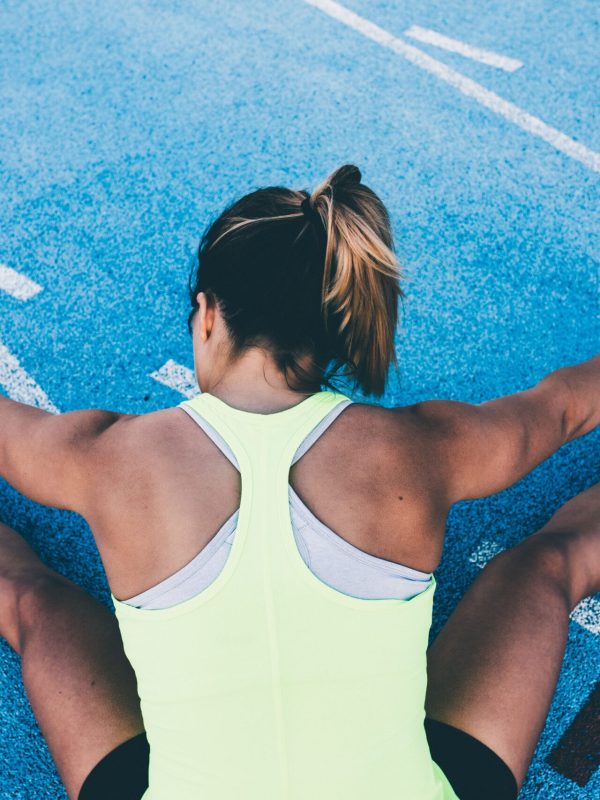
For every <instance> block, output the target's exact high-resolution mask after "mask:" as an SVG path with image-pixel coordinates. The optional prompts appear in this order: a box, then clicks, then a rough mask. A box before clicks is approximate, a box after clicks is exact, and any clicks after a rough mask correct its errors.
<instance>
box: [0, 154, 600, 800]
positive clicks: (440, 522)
mask: <svg viewBox="0 0 600 800" xmlns="http://www.w3.org/2000/svg"><path fill="white" fill-rule="evenodd" d="M197 267H198V268H197V271H196V274H195V276H193V280H192V283H191V285H190V292H191V300H192V312H191V314H190V320H189V323H190V326H191V333H192V337H193V344H194V360H195V370H196V375H197V378H198V383H199V386H200V388H201V390H202V391H201V393H200V394H199V395H197V396H196V397H195V398H192V399H191V400H187V401H184V402H182V403H181V404H180V405H179V406H176V407H173V408H167V409H163V410H160V411H155V412H152V413H149V414H144V415H139V416H138V415H131V414H117V413H113V412H107V411H100V410H87V411H74V412H69V413H66V414H63V415H60V416H54V415H51V414H48V413H46V412H43V411H41V410H39V409H35V408H31V407H29V406H24V405H21V404H19V403H16V402H13V401H11V400H8V399H6V398H0V400H1V402H0V421H1V422H2V425H1V426H0V431H1V432H0V473H1V474H2V475H3V476H4V477H5V478H6V479H7V480H8V481H9V482H10V483H11V484H12V485H13V486H14V487H15V488H16V489H17V490H19V491H20V492H22V493H23V494H25V495H27V496H29V497H30V498H32V499H33V500H35V501H37V502H39V503H44V504H46V505H52V506H56V507H59V508H67V509H71V510H74V511H76V512H78V513H80V514H81V515H83V516H84V517H85V519H86V520H87V521H88V523H89V525H90V527H91V530H92V531H93V534H94V537H95V540H96V542H97V545H98V549H99V552H100V555H101V558H102V561H103V563H104V566H105V568H106V573H107V577H108V581H109V584H110V588H111V592H112V597H113V600H114V604H115V609H116V618H115V616H114V615H113V614H112V613H111V612H110V611H109V610H108V609H107V608H106V607H105V606H103V605H102V604H100V603H98V602H96V601H95V600H94V599H93V598H91V597H90V596H89V595H88V594H87V593H85V592H84V591H83V590H82V589H81V588H79V587H78V586H76V585H75V584H73V583H72V582H70V581H69V580H67V579H66V578H64V577H63V576H61V575H59V574H57V573H56V572H54V571H53V570H51V569H49V568H48V567H47V566H46V565H44V564H43V563H41V562H40V560H39V559H38V558H37V556H36V555H35V553H33V552H32V550H31V549H30V548H29V546H28V545H27V544H26V542H25V541H24V540H23V539H22V538H21V537H20V536H18V535H17V534H16V533H15V532H14V531H13V530H11V529H9V528H7V527H6V526H2V527H0V633H1V634H2V635H3V636H4V637H5V638H6V639H7V641H8V642H9V643H10V645H11V646H12V647H13V648H14V649H15V650H16V651H17V652H19V653H20V654H21V657H22V669H23V680H24V685H25V687H26V691H27V695H28V697H29V699H30V701H31V705H32V707H33V710H34V712H35V715H36V717H37V719H38V721H39V725H40V728H41V730H42V733H43V734H44V736H45V738H46V741H47V742H48V746H49V749H50V752H51V754H52V756H53V758H54V761H55V763H56V766H57V769H58V772H59V774H60V776H61V778H62V781H63V782H64V785H65V787H66V791H67V794H68V796H69V798H72V799H73V800H75V798H79V800H92V799H93V798H95V799H97V800H99V798H123V799H126V800H134V798H135V799H136V800H137V799H138V798H140V797H141V796H142V795H143V797H144V800H148V798H150V797H151V798H152V800H171V798H174V799H175V800H191V798H194V800H195V799H196V798H205V799H206V800H208V798H210V800H218V799H219V798H223V800H229V798H236V799H237V798H239V797H244V798H252V799H253V798H261V800H267V799H268V800H282V798H290V800H291V798H297V799H298V800H300V799H301V800H308V798H311V799H312V798H315V799H316V800H320V799H321V798H323V799H325V798H327V800H332V798H342V797H343V798H344V800H359V798H360V799H361V800H362V799H363V798H375V800H387V799H388V798H398V800H455V799H456V798H460V800H471V798H478V800H480V798H482V797H485V798H487V799H488V800H491V799H493V798H497V799H498V800H513V799H514V798H515V797H516V796H517V793H518V790H519V789H520V787H521V785H522V784H523V781H524V778H525V775H526V772H527V768H528V765H529V763H530V760H531V757H532V754H533V752H534V749H535V747H536V743H537V740H538V737H539V734H540V731H541V730H542V728H543V726H544V721H545V718H546V714H547V711H548V707H549V705H550V702H551V699H552V696H553V692H554V689H555V685H556V680H557V677H558V674H559V670H560V667H561V662H562V658H563V654H564V648H565V643H566V637H567V627H568V620H569V613H570V611H571V610H572V609H573V608H574V606H575V605H576V604H577V603H578V602H579V601H580V600H581V599H582V598H584V597H586V596H588V595H590V594H593V593H595V592H597V591H599V590H600V554H599V550H600V548H599V547H598V536H599V535H600V532H599V530H598V508H599V506H600V484H596V485H595V486H594V487H592V488H591V489H589V490H588V491H586V492H583V493H582V494H581V495H579V496H577V497H576V498H574V499H573V500H571V501H570V502H568V503H567V504H566V505H565V506H563V507H562V508H561V509H560V510H559V511H558V512H557V513H556V514H555V515H554V516H553V517H552V518H551V519H550V520H549V522H548V523H547V524H546V525H544V527H543V528H542V529H541V530H539V531H538V532H537V533H535V534H534V535H532V536H529V537H527V538H526V539H525V540H524V541H523V542H521V543H519V544H518V545H517V546H515V547H512V548H510V549H508V550H506V551H504V552H502V553H501V554H499V555H497V556H496V557H495V558H493V559H492V560H491V561H490V562H489V563H488V564H487V566H486V567H485V568H484V569H483V570H481V572H480V573H479V575H478V576H477V578H476V580H475V581H474V582H473V584H472V586H471V587H470V588H469V590H468V591H467V593H466V594H465V596H464V597H463V598H462V600H461V601H460V603H459V604H458V606H457V607H456V609H455V610H454V613H453V614H452V616H451V617H450V619H449V620H448V621H447V623H446V625H445V626H444V628H443V630H442V631H441V633H440V634H439V635H438V637H437V638H436V640H435V642H434V643H433V644H432V646H431V647H430V648H429V650H427V639H428V632H429V627H430V623H431V610H432V602H433V594H434V590H435V585H436V584H435V577H434V576H433V571H434V570H435V569H436V568H437V566H438V564H439V562H440V558H441V553H442V548H443V542H444V530H445V523H446V517H447V514H448V511H449V509H450V507H451V506H452V504H453V503H455V502H457V501H459V500H465V499H469V498H478V497H485V496H487V495H490V494H494V493H496V492H500V491H502V490H503V489H505V488H507V487H508V486H510V485H511V484H513V483H515V482H516V481H517V480H519V479H520V478H521V477H522V476H524V475H525V474H527V473H528V472H530V471H531V470H532V469H534V468H535V467H536V466H537V465H538V464H540V463H541V462H542V461H543V460H544V459H546V458H548V457H549V456H550V455H551V453H553V452H554V451H555V450H557V449H558V448H559V447H561V445H563V444H565V443H566V442H568V441H570V440H572V439H574V438H575V437H578V436H582V435H584V434H585V433H587V432H588V431H590V430H592V429H593V428H594V427H595V426H596V425H597V424H598V422H599V421H600V407H599V406H598V403H597V397H598V391H599V389H600V358H599V357H596V358H594V359H591V360H589V361H587V362H584V363H582V364H579V365H576V366H569V367H563V368H562V369H559V370H557V371H555V372H552V373H551V374H549V375H548V376H546V377H545V378H544V379H543V380H541V381H540V382H539V383H538V384H537V385H535V386H534V387H532V388H530V389H527V390H526V391H522V392H519V393H517V394H514V395H510V396H508V397H503V398H498V399H495V400H491V401H489V402H486V403H483V404H481V405H477V406H475V405H470V404H467V403H460V402H455V401H444V400H432V401H427V402H421V403H417V404H416V405H412V406H405V407H399V408H392V409H389V408H384V407H380V406H377V405H369V404H364V403H353V402H351V400H350V398H349V397H347V396H346V395H344V394H343V393H341V392H338V391H337V390H336V389H335V386H334V384H333V383H332V381H333V379H334V377H335V373H336V372H339V370H340V369H342V368H346V370H347V372H346V375H347V376H350V377H353V378H354V379H355V380H356V382H357V384H358V385H359V386H360V387H361V388H362V389H363V390H365V391H366V392H367V393H374V394H376V395H379V396H380V395H381V394H382V393H383V389H384V385H385V379H386V375H387V371H388V368H389V365H390V363H392V362H394V363H395V361H394V359H395V354H394V333H395V329H396V322H397V305H398V303H397V301H398V299H399V297H400V296H401V290H400V288H399V284H398V279H399V270H398V264H397V261H396V258H395V256H394V253H393V242H392V234H391V231H390V223H389V219H388V215H387V213H386V210H385V208H384V206H383V204H382V203H381V201H380V200H379V198H378V197H377V196H376V195H375V194H374V193H373V192H372V191H371V190H370V189H369V188H368V187H367V186H365V185H364V184H363V183H361V175H360V172H359V170H358V169H357V168H356V167H354V166H351V165H346V166H343V167H341V168H340V169H337V170H335V171H334V172H333V173H332V174H331V175H330V176H329V177H328V178H327V179H326V180H325V181H323V183H321V185H320V186H318V187H317V189H315V191H314V192H313V193H312V194H310V195H309V194H308V193H306V192H301V191H295V190H291V189H285V188H281V187H270V188H266V189H261V190H259V191H256V192H253V193H251V194H249V195H247V196H245V197H243V198H242V199H240V200H238V201H237V202H236V203H234V204H233V205H232V206H231V207H230V208H228V209H226V210H225V211H224V212H223V213H222V214H221V216H220V217H219V218H218V219H217V220H216V221H215V222H214V223H213V224H212V225H211V226H210V227H209V229H208V230H207V232H206V233H205V235H204V237H203V239H202V242H201V245H200V249H199V254H198V265H197ZM330 363H333V370H332V371H331V372H329V373H328V372H327V366H328V365H329V364H330ZM322 386H324V387H326V388H325V389H323V390H322V389H321V387H322ZM215 532H216V533H215ZM132 667H133V668H132ZM134 670H135V672H134ZM138 693H139V694H138ZM140 703H141V705H140ZM425 717H426V718H425ZM149 754H150V757H149V761H148V756H149ZM148 773H149V775H148ZM148 779H149V787H150V788H149V789H147V788H146V787H147V786H148Z"/></svg>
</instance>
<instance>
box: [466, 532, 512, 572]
mask: <svg viewBox="0 0 600 800" xmlns="http://www.w3.org/2000/svg"><path fill="white" fill-rule="evenodd" d="M503 549H504V548H503V547H502V546H501V545H499V544H498V542H496V541H494V540H493V539H492V540H490V541H488V540H487V539H484V541H483V542H480V544H479V545H478V547H477V548H476V549H475V550H473V552H472V553H471V555H470V556H469V561H470V562H471V564H476V565H477V566H478V567H479V568H480V569H482V568H483V567H485V565H486V564H487V562H488V561H489V560H490V558H493V557H494V556H495V555H497V554H498V553H499V552H501V550H503Z"/></svg>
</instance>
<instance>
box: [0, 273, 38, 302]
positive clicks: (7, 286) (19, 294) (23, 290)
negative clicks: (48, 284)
mask: <svg viewBox="0 0 600 800" xmlns="http://www.w3.org/2000/svg"><path fill="white" fill-rule="evenodd" d="M0 290H2V291H3V292H7V293H8V294H10V295H12V296H13V297H16V298H17V300H29V299H30V298H31V297H33V296H34V295H36V294H37V293H38V292H41V291H42V287H41V286H40V285H39V284H37V283H35V281H32V280H30V279H29V278H26V277H25V275H21V273H20V272H17V271H16V270H14V269H12V267H7V266H6V264H0Z"/></svg>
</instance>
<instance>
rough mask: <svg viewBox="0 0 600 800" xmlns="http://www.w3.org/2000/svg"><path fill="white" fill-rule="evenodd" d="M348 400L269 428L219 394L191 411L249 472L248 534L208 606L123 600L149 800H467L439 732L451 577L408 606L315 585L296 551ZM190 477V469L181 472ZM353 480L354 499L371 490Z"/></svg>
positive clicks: (266, 419)
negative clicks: (441, 762)
mask: <svg viewBox="0 0 600 800" xmlns="http://www.w3.org/2000/svg"><path fill="white" fill-rule="evenodd" d="M344 402H347V399H346V397H345V396H344V395H343V394H339V393H334V392H330V391H323V392H318V393H315V394H313V395H311V396H309V397H308V398H306V399H305V400H304V401H302V402H301V403H299V404H297V405H295V406H293V407H291V408H287V409H285V410H284V411H282V412H279V413H275V414H265V415H261V414H254V413H249V412H247V411H242V410H239V409H235V408H232V407H231V406H229V405H227V404H225V403H224V402H223V401H221V400H219V399H218V398H217V397H215V396H214V395H211V394H208V393H205V394H202V395H199V396H197V397H196V398H194V400H193V401H189V405H192V404H193V407H194V408H195V409H196V410H197V411H198V412H199V413H200V414H201V415H202V416H203V417H204V418H205V419H207V420H208V422H209V423H210V424H211V425H212V426H213V427H214V428H215V429H216V430H217V431H218V432H219V434H220V435H221V436H222V437H223V438H224V439H225V441H226V442H227V444H228V445H229V447H230V448H231V450H232V451H233V454H234V455H235V457H236V459H237V462H238V463H239V465H240V472H241V484H242V491H241V500H240V516H239V530H238V532H237V536H236V539H235V543H234V546H233V549H232V552H231V554H230V556H229V559H228V562H227V564H226V566H225V568H224V569H223V571H222V572H221V573H220V575H219V576H218V577H217V579H216V580H215V581H213V583H211V585H210V586H209V587H207V588H206V589H205V590H204V591H202V592H201V593H199V594H197V595H196V596H194V597H192V598H190V599H188V600H186V601H184V602H182V603H179V604H177V605H175V606H171V607H169V608H164V609H143V608H142V609H138V608H134V607H133V606H131V605H127V604H125V603H123V602H121V601H120V600H118V599H117V598H116V597H115V596H114V594H113V600H114V602H115V610H116V614H117V618H118V620H119V626H120V629H121V635H122V638H123V645H124V648H125V652H126V654H127V656H128V658H129V660H130V662H131V664H132V665H133V667H134V669H135V672H136V677H137V682H138V691H139V696H140V701H141V708H142V714H143V717H144V722H145V726H146V733H147V737H148V741H149V744H150V767H149V781H150V787H149V791H148V793H147V795H145V796H144V798H145V800H149V798H150V797H157V798H158V797H166V796H176V797H178V798H180V800H187V799H188V798H190V800H191V798H193V797H197V796H198V795H199V794H205V795H206V796H210V797H213V798H215V800H216V798H218V797H222V798H230V797H234V796H239V794H240V793H244V796H246V797H249V798H250V797H252V798H254V797H256V798H257V800H258V798H259V797H260V798H264V797H272V798H283V797H286V798H305V797H319V796H322V797H340V798H341V797H344V798H348V800H354V799H356V800H359V798H364V797H365V796H367V795H368V794H369V793H371V792H372V793H373V794H374V796H376V797H378V798H382V800H383V798H392V797H395V796H396V795H397V792H398V791H399V789H400V787H401V788H402V789H403V790H404V792H405V796H407V797H418V798H420V800H454V798H455V797H456V796H455V794H454V793H453V791H452V789H451V788H450V785H449V784H448V782H447V779H446V778H445V776H444V775H443V773H442V772H441V770H440V769H439V767H438V766H437V764H435V763H434V762H433V761H432V759H431V755H430V752H429V748H428V744H427V739H426V735H425V729H424V726H423V722H424V717H425V709H424V705H425V690H426V683H427V681H426V671H425V669H424V665H425V652H426V648H427V641H428V632H429V627H430V625H431V612H432V602H433V594H434V590H435V585H436V584H435V578H433V577H432V578H431V580H430V582H429V584H428V586H427V588H426V589H425V590H424V591H422V592H420V593H418V594H417V595H415V596H414V597H412V598H410V599H407V600H400V599H376V600H367V599H361V598H357V597H351V596H348V595H346V594H344V593H341V592H338V591H337V590H335V589H333V588H331V587H329V586H327V585H326V584H325V583H323V582H321V581H320V580H318V579H317V578H316V577H315V576H314V575H311V574H310V572H309V571H308V570H306V568H305V565H304V563H303V562H302V560H301V558H300V555H299V553H298V552H297V550H296V547H295V543H294V538H293V531H292V527H291V523H290V517H289V509H288V480H287V479H288V471H289V466H290V464H291V460H292V457H293V455H294V453H295V452H296V451H297V448H298V446H299V444H300V443H301V442H302V441H303V440H304V439H305V437H306V436H307V434H308V433H309V432H310V431H311V430H313V429H314V427H315V426H316V425H318V423H319V422H320V421H321V420H322V419H323V418H325V417H326V416H327V415H328V414H329V412H330V411H331V410H332V409H333V408H335V406H336V405H339V404H341V403H344ZM309 452H310V451H309ZM322 459H323V461H322V465H321V470H322V472H323V474H322V475H321V480H324V475H326V474H327V472H328V470H329V471H330V470H331V467H330V466H329V467H328V457H327V456H326V454H324V455H323V456H322ZM329 461H331V457H330V456H329ZM369 466H371V465H370V464H369ZM188 468H189V466H188V465H186V464H183V463H181V462H180V475H183V473H184V471H185V470H187V469H188ZM192 469H193V465H192ZM346 480H347V481H348V485H347V489H346V491H348V489H351V488H352V482H354V483H356V484H360V480H359V478H358V476H356V475H355V476H354V477H353V479H350V478H349V477H348V476H346ZM369 486H370V489H371V491H373V484H372V482H371V483H370V482H369V481H367V485H366V486H363V487H362V491H361V492H360V493H358V495H357V493H356V492H354V493H353V497H354V498H355V502H356V497H357V496H358V497H362V492H363V491H365V490H366V489H368V488H369ZM154 488H155V492H156V493H160V492H159V489H158V487H154ZM190 488H191V487H190V486H189V485H188V486H187V489H188V491H189V490H190ZM332 490H333V491H335V490H336V487H335V486H333V487H332ZM375 499H376V498H375ZM380 502H383V498H380ZM356 510H357V511H358V510H359V508H356ZM148 511H149V512H150V513H151V512H152V504H150V505H149V507H148Z"/></svg>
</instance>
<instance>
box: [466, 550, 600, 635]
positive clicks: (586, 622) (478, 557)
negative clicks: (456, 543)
mask: <svg viewBox="0 0 600 800" xmlns="http://www.w3.org/2000/svg"><path fill="white" fill-rule="evenodd" d="M503 549H504V548H503V547H502V546H501V545H500V544H498V542H496V541H495V540H494V539H489V540H488V539H484V540H483V541H482V542H480V544H479V545H478V546H477V547H476V548H475V550H473V552H472V553H471V555H470V556H469V561H470V563H471V564H476V565H477V566H478V567H479V569H483V567H485V565H486V564H487V562H488V561H489V560H490V559H492V558H493V557H494V556H495V555H497V554H498V553H500V552H501V551H502V550H503ZM570 617H571V619H572V620H574V621H575V622H577V623H579V625H581V627H582V628H585V629H586V630H588V631H590V633H594V634H596V635H598V634H600V600H597V599H596V598H595V597H586V598H584V599H583V600H582V601H581V602H580V603H578V604H577V605H576V606H575V608H574V609H573V611H571V614H570Z"/></svg>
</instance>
